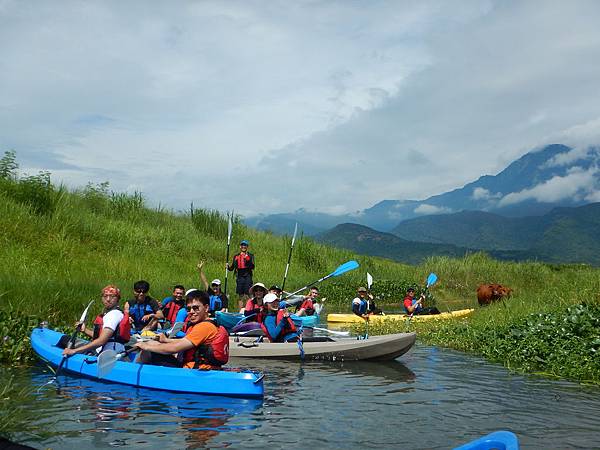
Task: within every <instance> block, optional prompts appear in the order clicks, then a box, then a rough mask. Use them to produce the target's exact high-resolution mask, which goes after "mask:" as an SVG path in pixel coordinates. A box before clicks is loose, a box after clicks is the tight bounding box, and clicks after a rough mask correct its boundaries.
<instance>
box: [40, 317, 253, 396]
mask: <svg viewBox="0 0 600 450" xmlns="http://www.w3.org/2000/svg"><path fill="white" fill-rule="evenodd" d="M62 336H63V334H62V333H58V332H56V331H54V330H51V329H49V328H35V329H34V330H33V331H32V332H31V346H32V347H33V350H34V351H35V352H36V353H37V355H38V356H39V357H40V358H42V359H43V360H46V361H48V363H50V365H52V366H53V367H58V365H59V364H60V362H61V360H62V349H61V348H59V347H57V346H56V344H57V343H58V341H59V339H60V338H61V337H62ZM97 360H98V358H97V357H96V356H89V355H81V354H76V355H73V356H71V357H69V358H67V360H66V361H65V363H64V365H63V367H62V371H63V372H68V373H70V374H75V375H81V376H85V377H88V378H92V379H98V365H97ZM102 381H109V382H113V383H121V384H127V385H130V386H136V387H143V388H149V389H160V390H167V391H174V392H185V393H191V394H209V395H224V396H231V397H247V398H260V397H262V396H263V392H264V386H263V376H262V375H261V374H259V373H256V372H250V371H236V370H194V369H183V368H177V367H163V366H153V365H150V364H136V363H133V362H126V361H117V362H116V363H115V365H114V368H113V369H112V370H111V371H110V372H109V373H108V374H106V375H105V376H104V377H103V378H102Z"/></svg>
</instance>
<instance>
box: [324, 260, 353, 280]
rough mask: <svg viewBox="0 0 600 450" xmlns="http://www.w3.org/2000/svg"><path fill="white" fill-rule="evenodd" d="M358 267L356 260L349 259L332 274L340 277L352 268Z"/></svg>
mask: <svg viewBox="0 0 600 450" xmlns="http://www.w3.org/2000/svg"><path fill="white" fill-rule="evenodd" d="M354 269H358V263H357V262H356V261H354V260H352V261H348V262H346V263H344V264H342V265H341V266H339V267H338V268H337V269H335V271H334V272H333V273H332V274H331V276H332V277H339V276H340V275H342V274H344V273H346V272H349V271H351V270H354Z"/></svg>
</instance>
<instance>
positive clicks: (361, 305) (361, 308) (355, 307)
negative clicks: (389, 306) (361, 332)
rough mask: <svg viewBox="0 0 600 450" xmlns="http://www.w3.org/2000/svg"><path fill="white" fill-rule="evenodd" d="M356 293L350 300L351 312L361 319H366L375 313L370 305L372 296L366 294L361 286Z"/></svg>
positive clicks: (365, 290) (365, 289)
mask: <svg viewBox="0 0 600 450" xmlns="http://www.w3.org/2000/svg"><path fill="white" fill-rule="evenodd" d="M357 293H358V296H357V297H355V298H354V299H353V300H352V312H353V313H354V314H356V315H357V316H360V317H362V318H363V319H368V318H369V316H370V315H372V314H374V313H375V311H374V306H373V305H371V301H373V295H372V294H370V293H367V288H365V287H362V286H361V287H359V288H358V289H357Z"/></svg>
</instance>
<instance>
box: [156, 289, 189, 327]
mask: <svg viewBox="0 0 600 450" xmlns="http://www.w3.org/2000/svg"><path fill="white" fill-rule="evenodd" d="M184 296H185V287H184V286H183V285H181V284H176V285H175V286H174V287H173V294H172V295H170V296H169V297H165V298H164V299H163V301H162V303H161V305H160V309H161V311H162V313H163V316H165V320H166V321H167V322H168V323H167V324H166V325H167V326H172V325H173V324H174V323H175V322H177V315H178V314H179V311H181V309H182V308H183V309H185V298H184Z"/></svg>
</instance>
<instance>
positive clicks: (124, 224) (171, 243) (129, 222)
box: [0, 153, 600, 382]
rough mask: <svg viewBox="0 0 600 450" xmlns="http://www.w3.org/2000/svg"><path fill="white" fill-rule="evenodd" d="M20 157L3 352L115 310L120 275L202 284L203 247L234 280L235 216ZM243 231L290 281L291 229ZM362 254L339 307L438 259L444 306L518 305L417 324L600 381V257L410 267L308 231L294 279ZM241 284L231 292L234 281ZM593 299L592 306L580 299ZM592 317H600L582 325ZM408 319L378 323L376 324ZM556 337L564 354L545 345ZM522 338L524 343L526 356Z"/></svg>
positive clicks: (2, 310)
mask: <svg viewBox="0 0 600 450" xmlns="http://www.w3.org/2000/svg"><path fill="white" fill-rule="evenodd" d="M16 169H17V167H16V161H15V158H14V154H11V153H7V154H5V156H4V158H2V159H1V161H0V258H1V259H2V261H3V264H2V265H0V338H1V339H2V340H1V341H0V362H4V363H7V362H9V363H19V362H23V361H27V360H29V359H31V358H32V353H31V350H30V346H29V342H28V339H27V336H28V334H29V329H30V328H31V327H32V326H33V325H34V324H35V323H37V322H38V321H39V320H41V319H44V320H48V321H49V322H50V324H51V326H68V325H70V324H72V323H73V322H74V321H75V320H76V319H77V318H78V317H79V315H80V314H81V311H82V310H83V308H84V305H85V304H87V302H88V301H89V299H90V298H97V299H98V301H97V302H96V303H95V304H94V307H93V310H92V313H93V314H95V313H96V312H97V311H99V310H100V308H101V303H100V300H99V297H98V295H99V291H100V289H101V287H102V286H104V285H106V284H108V283H114V284H116V285H118V286H120V287H121V288H122V291H123V292H124V295H125V297H126V298H127V297H129V296H130V293H131V286H132V284H133V282H134V281H136V280H138V279H146V280H148V281H149V282H150V283H151V291H150V293H151V295H153V296H154V297H156V298H162V297H164V296H166V295H168V294H169V292H170V289H171V287H172V286H173V285H174V284H177V283H182V284H184V285H186V286H188V287H190V286H198V285H199V279H198V273H197V270H196V268H195V266H196V263H197V261H198V259H204V260H206V262H207V265H206V273H207V276H208V277H209V279H210V278H214V277H218V278H221V279H222V278H223V276H224V268H223V266H224V262H225V238H226V234H227V225H226V221H225V219H224V217H223V216H222V215H220V214H219V213H216V212H214V211H205V210H195V211H194V214H193V215H192V214H190V211H184V212H173V211H166V210H164V209H162V208H149V207H147V206H146V204H145V201H144V198H143V196H142V195H141V194H139V193H134V194H131V195H129V194H121V193H113V192H110V190H109V189H108V186H107V185H105V184H101V185H95V186H92V185H88V186H87V187H85V188H82V189H80V190H77V191H75V192H70V191H68V190H67V189H65V188H64V187H61V186H55V185H53V184H51V183H50V174H48V173H42V174H38V175H35V176H27V177H18V176H17V175H16ZM291 231H292V230H290V234H291ZM241 239H248V240H250V242H251V251H252V252H253V253H255V255H256V260H257V269H256V273H255V277H254V279H255V281H263V282H264V283H265V284H272V283H278V284H280V283H281V281H282V277H283V272H284V269H285V262H286V261H287V255H288V251H289V245H290V237H277V236H273V235H271V234H269V233H264V232H259V231H256V230H252V229H248V228H246V227H245V226H243V225H242V224H241V223H240V222H239V220H237V221H236V223H235V226H234V233H233V245H232V250H233V251H234V252H235V250H237V243H238V242H239V240H241ZM232 254H233V252H232ZM349 259H356V260H358V261H359V262H360V264H361V268H360V269H359V270H357V271H354V272H351V273H348V274H346V275H344V276H342V277H340V278H336V279H332V280H328V281H326V282H324V283H323V284H322V286H321V289H322V296H323V297H327V298H328V300H327V305H328V309H329V311H346V312H347V311H349V310H350V306H349V300H350V299H351V298H352V297H353V296H354V292H355V289H356V287H357V286H359V285H364V284H365V272H366V271H368V272H370V273H371V274H372V275H373V276H374V278H375V284H374V287H373V289H374V292H375V293H376V294H377V295H378V296H379V297H380V298H381V299H382V303H384V304H385V306H386V309H395V310H397V311H398V310H400V301H401V299H402V297H403V295H404V291H405V290H406V288H407V287H408V286H409V285H415V286H416V285H417V284H419V283H423V282H424V280H425V278H426V276H427V274H428V273H429V272H432V271H433V272H436V273H437V275H438V276H439V280H440V281H439V282H438V284H437V285H436V286H435V287H434V289H433V290H432V292H433V294H434V296H435V298H436V301H437V306H438V307H439V308H440V309H441V310H442V311H444V310H454V309H462V308H465V307H477V305H476V297H475V289H476V287H477V285H478V284H479V283H485V282H500V283H503V284H505V285H508V286H510V287H512V288H513V289H514V291H515V293H514V296H513V298H512V299H510V300H509V301H507V302H506V303H504V304H498V305H493V306H491V307H489V308H481V309H480V308H478V309H477V311H476V312H475V314H474V315H473V316H472V317H470V318H469V319H468V320H467V321H458V322H446V323H442V324H436V325H435V326H434V325H432V324H416V323H413V324H410V327H418V331H419V332H420V338H421V339H422V340H425V341H426V342H429V343H433V344H439V345H445V346H449V347H453V348H457V349H461V350H467V351H474V352H477V353H479V354H482V355H484V356H486V357H488V358H490V359H492V360H494V361H500V362H503V363H504V364H506V365H507V366H509V367H511V368H514V369H519V370H525V371H538V372H546V373H551V374H555V375H558V376H564V377H569V378H572V379H579V380H589V381H593V382H599V381H600V362H599V359H598V358H599V357H598V356H597V354H596V353H595V349H596V348H597V343H598V342H600V341H599V339H600V337H599V336H598V329H599V327H598V326H597V322H594V321H595V320H596V319H595V318H597V317H598V313H597V311H598V309H597V308H598V307H597V305H598V304H599V303H600V298H599V294H600V276H599V275H600V271H599V270H597V269H594V268H591V267H589V266H577V265H568V266H556V265H548V264H541V263H504V262H498V261H495V260H492V259H491V258H489V257H487V256H486V255H485V254H481V253H477V254H473V255H470V256H467V257H465V258H462V259H449V258H444V257H436V258H430V259H428V260H426V261H425V262H424V263H423V264H421V265H419V266H408V265H402V264H397V263H393V262H391V261H388V260H383V259H379V258H374V257H366V256H358V255H354V254H352V253H350V252H348V251H345V250H340V249H335V248H332V247H327V246H324V245H320V244H317V243H315V242H313V241H312V240H310V239H305V238H300V239H297V240H296V247H295V249H294V255H293V259H292V267H291V270H290V276H289V278H288V280H287V283H286V287H287V288H290V289H293V288H296V287H301V286H303V285H305V284H307V283H308V282H311V281H314V280H316V279H318V278H320V277H322V276H323V275H326V274H328V273H330V272H332V271H333V270H334V269H335V268H336V267H337V266H338V265H339V264H341V263H343V262H345V261H347V260H349ZM229 282H230V284H229V292H230V293H231V291H233V288H234V282H233V279H232V278H230V280H229ZM583 303H586V304H587V305H588V306H585V307H579V308H583V309H582V310H581V309H577V308H575V309H572V307H574V306H575V305H580V304H583ZM569 308H571V309H569ZM539 313H542V314H543V315H542V316H539V317H540V319H539V321H538V322H535V320H534V321H532V320H533V319H532V317H534V316H531V314H539ZM573 317H575V318H573ZM588 318H589V320H588ZM565 321H567V322H568V323H567V324H566V325H568V327H567V326H566V325H565V323H564V322H565ZM579 321H581V323H582V324H583V323H584V322H585V323H586V324H588V325H585V326H584V325H582V326H581V327H579V328H578V327H577V326H574V327H571V328H569V327H570V324H571V323H579ZM586 321H587V322H586ZM594 324H596V325H594ZM406 326H407V325H406V324H405V323H397V324H389V325H382V326H381V327H377V326H374V325H373V326H372V327H371V329H370V333H371V334H374V333H376V332H381V333H383V332H391V331H396V330H403V329H404V328H406ZM537 329H540V330H544V332H545V333H546V334H545V335H543V333H542V334H540V333H541V332H540V333H537V332H535V331H534V330H537ZM564 329H568V330H569V331H568V333H567V332H565V331H563V330H564ZM536 333H537V334H536ZM569 333H570V334H569ZM567 335H568V336H571V337H570V338H569V339H572V341H569V343H568V345H565V344H564V342H563V341H559V340H556V339H555V340H553V339H552V338H553V337H556V336H558V337H561V336H567ZM540 336H541V337H540ZM578 343H580V344H581V345H578ZM521 344H522V345H521ZM554 347H556V348H557V350H556V351H555V352H552V356H551V357H550V356H548V353H547V352H546V353H544V352H543V351H542V350H543V349H544V348H545V349H550V350H551V349H552V348H554ZM558 347H561V349H560V351H558ZM515 348H518V349H519V351H521V358H520V359H519V358H517V357H515V353H514V351H513V350H514V349H515ZM563 349H566V350H564V351H563ZM579 349H581V351H580V350H579ZM550 350H549V351H550ZM531 361H534V362H535V364H532V363H530V362H531ZM580 369H581V370H580Z"/></svg>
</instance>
